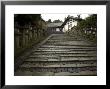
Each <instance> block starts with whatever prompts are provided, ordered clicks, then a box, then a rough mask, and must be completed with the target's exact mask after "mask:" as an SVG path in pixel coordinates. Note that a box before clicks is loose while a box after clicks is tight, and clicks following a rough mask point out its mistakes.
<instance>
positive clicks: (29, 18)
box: [14, 14, 41, 26]
mask: <svg viewBox="0 0 110 89" xmlns="http://www.w3.org/2000/svg"><path fill="white" fill-rule="evenodd" d="M40 19H41V14H16V15H15V16H14V22H17V23H18V24H19V25H22V26H23V25H26V24H31V25H36V24H37V22H38V21H39V20H40Z"/></svg>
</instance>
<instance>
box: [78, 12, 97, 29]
mask: <svg viewBox="0 0 110 89" xmlns="http://www.w3.org/2000/svg"><path fill="white" fill-rule="evenodd" d="M78 27H79V28H80V29H83V28H91V27H92V28H96V27H97V14H92V15H90V16H89V17H87V18H85V19H83V20H81V21H79V22H78Z"/></svg>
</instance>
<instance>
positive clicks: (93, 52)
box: [32, 51, 96, 55]
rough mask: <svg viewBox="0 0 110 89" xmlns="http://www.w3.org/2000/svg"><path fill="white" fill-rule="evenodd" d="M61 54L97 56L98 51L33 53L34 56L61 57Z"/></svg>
mask: <svg viewBox="0 0 110 89" xmlns="http://www.w3.org/2000/svg"><path fill="white" fill-rule="evenodd" d="M61 54H65V55H66V54H70V55H72V54H96V51H86V52H84V51H83V52H80V51H78V52H76V51H73V52H66V51H65V52H33V53H32V55H61Z"/></svg>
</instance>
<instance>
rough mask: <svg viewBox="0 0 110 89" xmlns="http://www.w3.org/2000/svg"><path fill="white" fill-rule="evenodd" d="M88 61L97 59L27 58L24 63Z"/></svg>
mask: <svg viewBox="0 0 110 89" xmlns="http://www.w3.org/2000/svg"><path fill="white" fill-rule="evenodd" d="M87 60H88V61H89V60H97V57H61V58H58V57H57V58H50V57H48V58H45V57H28V58H27V59H25V61H48V62H49V61H87Z"/></svg>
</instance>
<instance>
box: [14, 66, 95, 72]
mask: <svg viewBox="0 0 110 89" xmlns="http://www.w3.org/2000/svg"><path fill="white" fill-rule="evenodd" d="M96 70H97V68H96V66H85V67H22V68H19V70H17V71H16V72H18V71H19V72H25V71H30V72H33V73H35V72H41V73H43V72H48V73H49V72H54V73H61V72H69V73H80V72H81V71H96Z"/></svg>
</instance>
